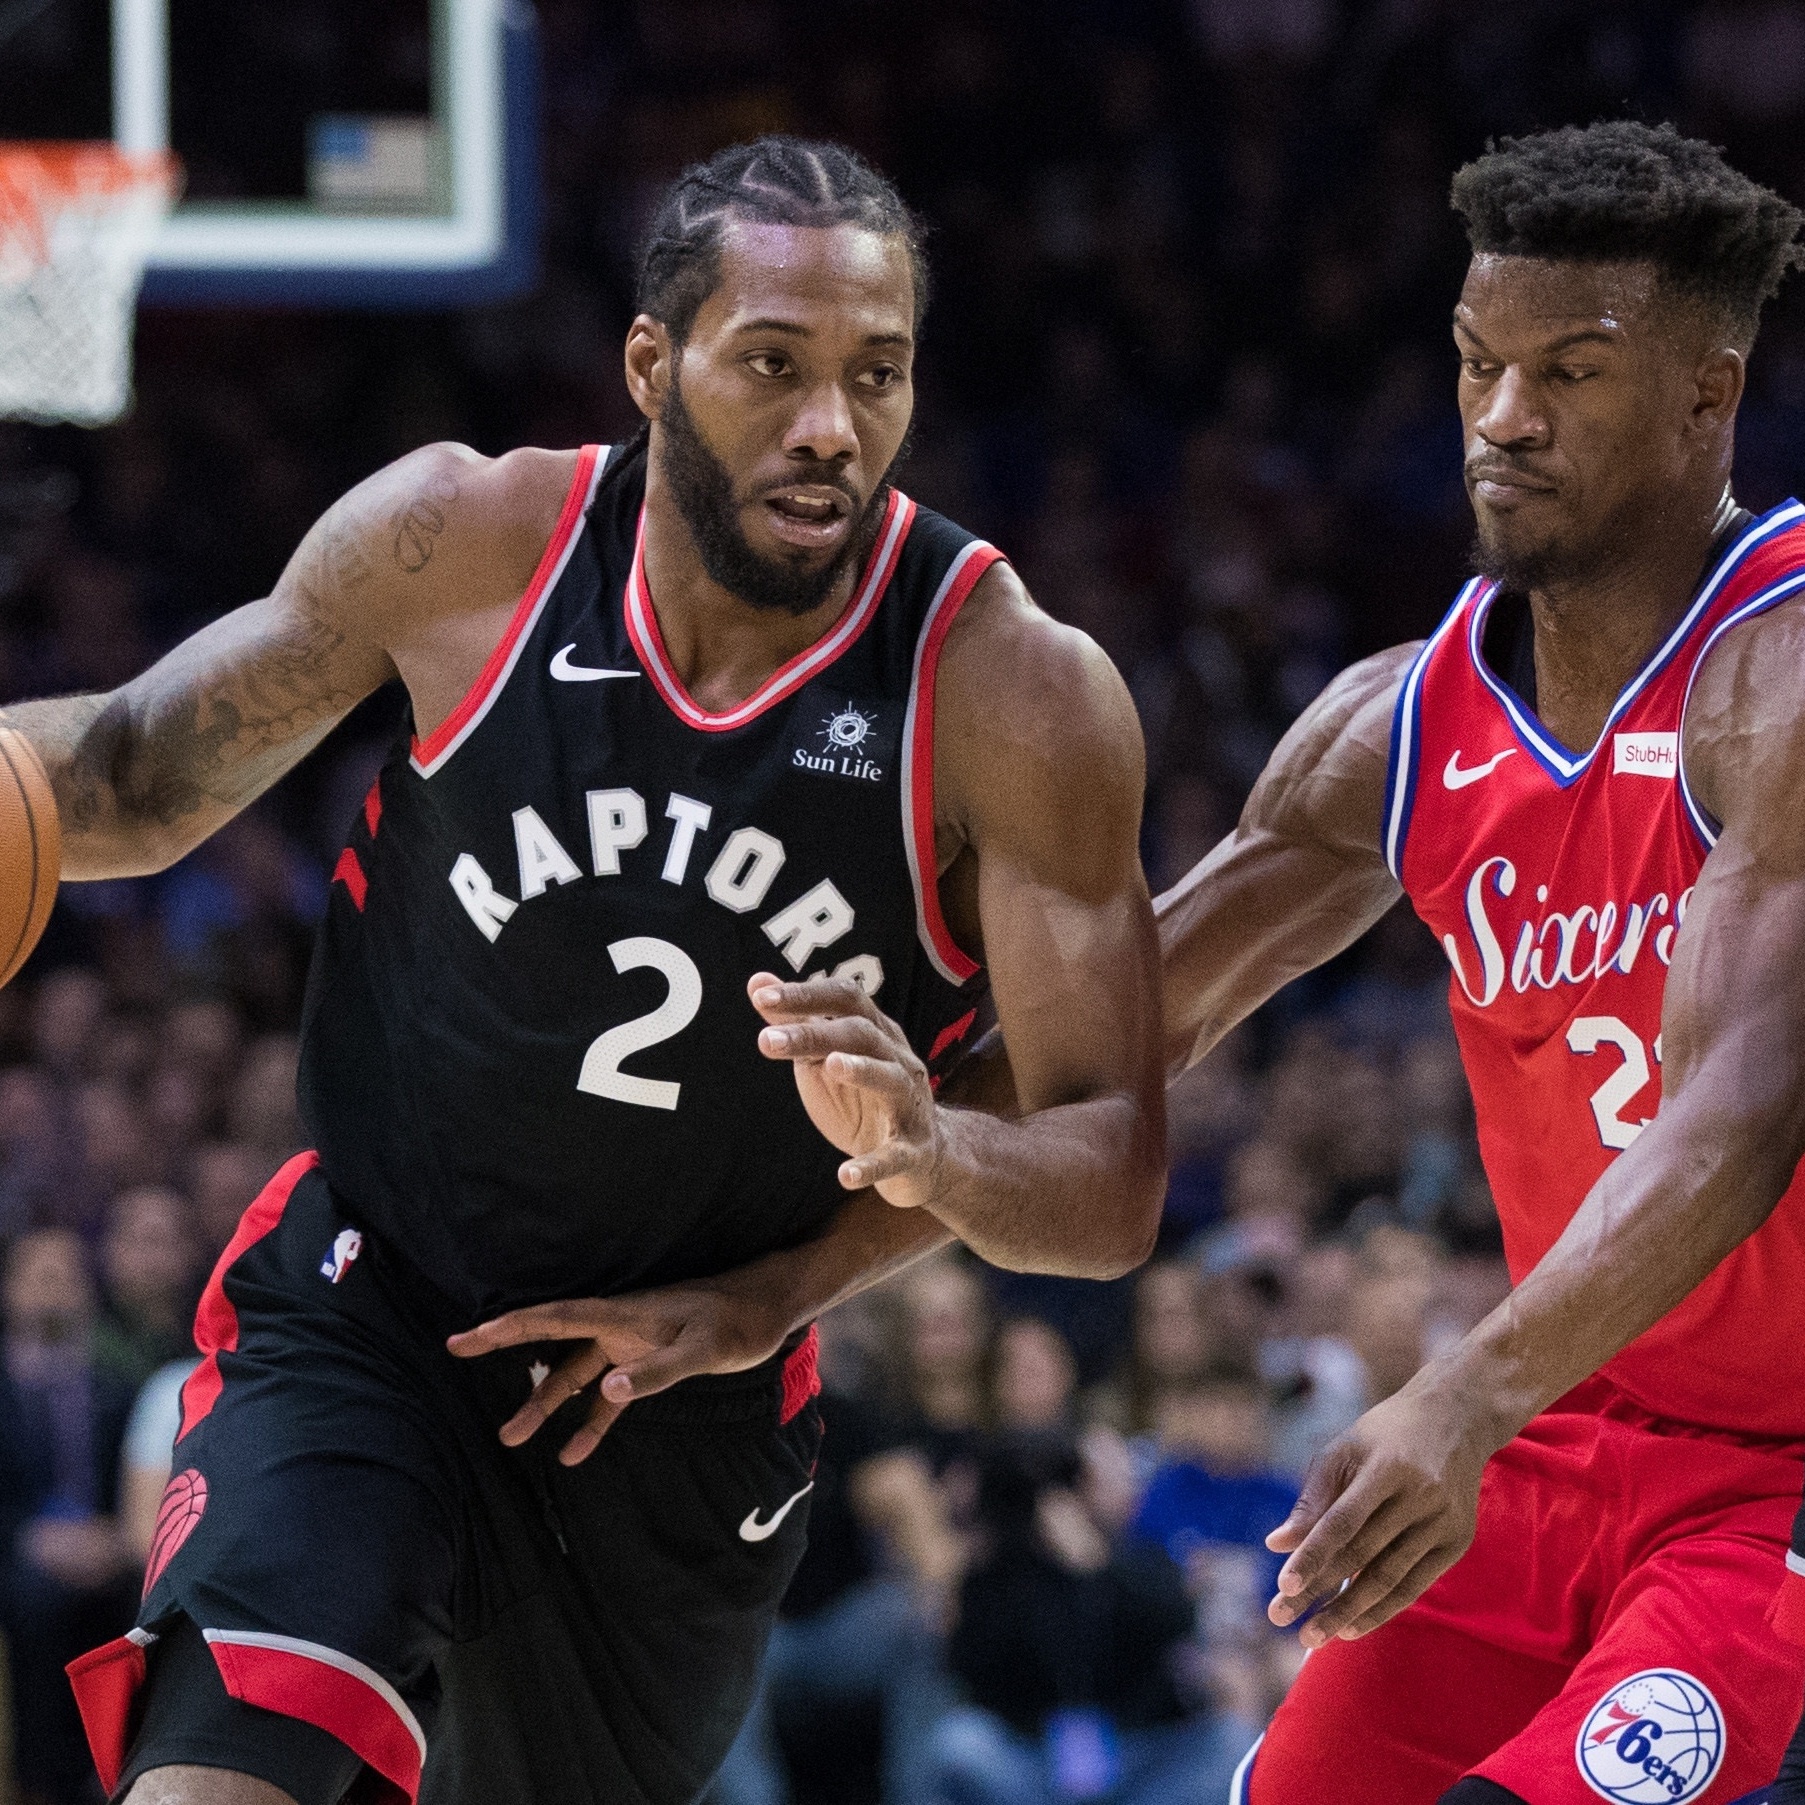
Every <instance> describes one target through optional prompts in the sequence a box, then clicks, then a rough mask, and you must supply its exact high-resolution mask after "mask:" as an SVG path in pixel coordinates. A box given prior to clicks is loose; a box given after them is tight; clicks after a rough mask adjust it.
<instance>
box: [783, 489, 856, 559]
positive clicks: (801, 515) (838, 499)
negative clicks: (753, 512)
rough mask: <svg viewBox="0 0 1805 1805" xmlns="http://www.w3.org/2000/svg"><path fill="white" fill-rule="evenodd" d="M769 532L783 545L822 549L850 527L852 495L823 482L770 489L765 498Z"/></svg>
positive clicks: (839, 537)
mask: <svg viewBox="0 0 1805 1805" xmlns="http://www.w3.org/2000/svg"><path fill="white" fill-rule="evenodd" d="M764 509H765V518H766V520H767V521H768V522H769V524H770V528H771V531H772V532H773V533H774V534H775V535H776V536H777V537H778V538H779V539H781V540H782V541H783V542H784V543H785V544H786V545H794V546H797V547H800V548H804V549H806V550H808V551H824V550H827V549H829V548H831V547H833V546H836V545H838V544H839V543H840V541H841V540H842V539H844V538H845V537H846V535H847V534H848V533H849V532H850V531H851V530H852V498H851V496H849V495H847V494H846V492H845V491H844V490H842V489H836V488H833V487H831V486H829V485H828V484H826V483H799V484H796V485H794V486H792V487H790V488H787V489H773V490H771V491H770V492H769V493H768V494H767V495H766V496H765V498H764Z"/></svg>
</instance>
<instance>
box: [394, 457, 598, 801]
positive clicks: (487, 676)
mask: <svg viewBox="0 0 1805 1805" xmlns="http://www.w3.org/2000/svg"><path fill="white" fill-rule="evenodd" d="M601 449H602V448H601V447H600V446H599V445H585V446H584V447H583V449H582V450H581V451H579V452H578V453H577V472H576V475H575V476H573V477H572V478H571V482H570V488H569V490H568V491H567V492H566V493H565V496H564V506H563V508H562V509H561V510H560V512H559V514H558V524H557V525H556V526H555V527H553V528H552V536H551V538H549V539H548V540H547V541H546V542H545V550H544V551H543V552H542V553H541V554H540V558H539V566H538V568H537V569H536V570H535V571H534V572H533V578H532V581H531V582H530V583H528V584H527V586H526V592H525V593H524V594H523V595H522V596H521V598H520V600H519V601H518V602H517V603H515V605H514V613H513V615H512V616H511V617H510V619H509V621H508V626H507V631H506V632H505V633H503V634H502V636H501V639H500V641H499V643H498V644H497V645H496V647H495V650H494V651H492V652H491V653H490V654H489V656H488V659H487V661H486V662H485V663H484V665H483V668H482V670H481V671H480V672H479V673H478V675H477V679H476V681H475V682H474V683H473V684H471V686H470V687H469V689H467V690H466V691H465V692H464V698H463V700H462V701H461V702H459V703H458V705H457V707H456V708H454V709H453V710H452V711H451V713H450V714H448V715H447V716H446V717H445V718H444V720H442V721H441V722H440V723H439V724H438V726H436V727H435V728H434V729H433V730H432V732H431V733H429V734H428V735H427V736H426V738H425V739H419V738H416V739H415V740H414V743H413V746H412V748H411V752H412V756H413V761H414V763H415V765H416V766H429V765H431V764H432V763H433V762H434V761H435V760H437V759H438V758H439V757H440V756H441V755H442V754H444V753H445V752H446V751H447V750H449V748H450V746H451V743H452V741H453V740H455V739H456V738H457V737H458V735H459V734H460V733H462V732H463V731H464V729H465V728H466V727H468V726H470V725H472V724H473V722H474V721H475V719H476V716H477V715H478V714H479V713H480V712H481V711H482V709H483V708H484V707H485V706H486V705H487V704H488V702H489V701H490V699H491V698H492V697H493V696H494V693H495V691H496V690H497V689H498V688H499V687H500V684H501V680H502V678H503V677H504V676H505V675H506V674H507V672H508V670H509V669H510V668H511V666H512V664H513V662H514V655H515V652H516V651H517V650H518V649H519V646H520V641H521V639H522V638H523V637H524V636H525V633H526V630H527V626H528V624H529V623H530V622H531V620H532V618H533V616H534V614H535V613H537V611H538V608H539V604H540V602H541V601H543V600H544V598H545V592H546V590H547V589H549V588H550V586H551V580H552V578H553V576H554V575H555V574H556V573H557V571H558V569H559V568H560V567H561V566H562V564H563V562H564V557H565V554H566V553H567V552H568V551H569V550H570V545H571V541H572V540H573V539H574V538H575V537H576V534H577V529H578V528H579V527H580V526H581V525H582V524H583V512H584V508H585V506H586V505H587V503H588V500H589V491H590V488H591V487H592V482H591V479H592V478H593V476H594V475H595V463H596V459H597V458H598V457H599V456H600V455H601ZM422 775H424V773H422ZM371 831H372V832H374V831H375V830H374V828H372V830H371Z"/></svg>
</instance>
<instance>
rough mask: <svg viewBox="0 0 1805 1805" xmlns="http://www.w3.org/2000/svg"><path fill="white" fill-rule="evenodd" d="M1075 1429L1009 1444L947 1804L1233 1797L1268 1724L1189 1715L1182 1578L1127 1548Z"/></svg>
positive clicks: (973, 1584)
mask: <svg viewBox="0 0 1805 1805" xmlns="http://www.w3.org/2000/svg"><path fill="white" fill-rule="evenodd" d="M1085 1494H1086V1488H1085V1485H1084V1475H1083V1465H1082V1461H1081V1457H1080V1455H1079V1453H1078V1450H1077V1448H1076V1447H1075V1446H1074V1445H1073V1443H1072V1442H1071V1441H1070V1440H1069V1439H1068V1438H1067V1437H1065V1436H1063V1435H1059V1434H1051V1435H1049V1434H1040V1435H1027V1436H1024V1435H1014V1436H1004V1437H1001V1438H999V1439H998V1440H997V1441H996V1442H995V1443H994V1444H993V1445H992V1446H991V1448H990V1450H989V1451H988V1453H987V1455H986V1457H985V1460H984V1463H983V1468H982V1477H981V1481H980V1487H979V1519H980V1523H981V1525H982V1530H983V1535H984V1541H985V1552H984V1554H983V1555H982V1557H981V1558H980V1559H979V1560H978V1562H977V1563H976V1565H974V1567H973V1568H972V1570H971V1572H970V1573H968V1574H967V1576H966V1578H965V1581H964V1583H963V1585H962V1586H961V1587H960V1591H959V1615H958V1622H957V1625H956V1626H955V1628H954V1630H953V1633H952V1637H951V1641H950V1644H949V1649H948V1659H949V1662H950V1665H951V1667H952V1669H953V1671H954V1673H955V1674H956V1675H957V1677H958V1678H959V1680H960V1681H961V1682H962V1683H963V1685H964V1688H965V1691H966V1694H967V1696H968V1698H969V1700H970V1703H969V1704H968V1705H965V1706H963V1707H961V1708H959V1709H957V1710H954V1711H950V1712H948V1713H947V1714H946V1716H945V1717H943V1718H942V1719H941V1721H940V1723H939V1725H938V1727H937V1728H936V1730H935V1733H934V1738H933V1759H934V1767H935V1772H936V1784H937V1788H938V1796H939V1798H940V1799H941V1800H942V1801H944V1802H945V1805H1042V1802H1043V1801H1044V1802H1046V1805H1052V1802H1053V1801H1055V1800H1059V1799H1074V1798H1077V1799H1097V1800H1104V1799H1107V1800H1110V1801H1113V1802H1118V1805H1192V1802H1194V1801H1199V1800H1214V1799H1219V1798H1221V1797H1223V1796H1224V1795H1225V1794H1226V1792H1227V1788H1228V1783H1229V1778H1230V1775H1231V1774H1232V1772H1233V1770H1234V1767H1235V1764H1236V1762H1237V1761H1238V1760H1239V1759H1240V1757H1241V1755H1242V1753H1243V1752H1244V1750H1245V1749H1246V1747H1247V1745H1248V1743H1249V1742H1250V1741H1251V1740H1252V1737H1253V1733H1254V1732H1253V1727H1252V1726H1251V1725H1247V1724H1243V1723H1240V1722H1238V1721H1235V1720H1232V1719H1227V1718H1223V1717H1220V1716H1217V1715H1215V1714H1212V1713H1209V1712H1204V1713H1202V1714H1199V1715H1197V1716H1194V1717H1187V1716H1186V1713H1185V1710H1184V1705H1183V1702H1182V1701H1181V1699H1180V1696H1179V1692H1178V1686H1177V1679H1176V1675H1177V1671H1178V1658H1177V1657H1178V1648H1179V1645H1180V1644H1182V1643H1183V1642H1184V1640H1185V1638H1186V1636H1187V1635H1188V1633H1189V1631H1190V1628H1191V1623H1192V1616H1193V1613H1192V1608H1191V1604H1190V1601H1189V1600H1188V1599H1187V1598H1186V1596H1185V1590H1184V1585H1183V1582H1182V1580H1181V1578H1180V1575H1179V1572H1178V1569H1177V1568H1176V1567H1175V1566H1174V1565H1173V1564H1172V1562H1171V1561H1170V1560H1168V1559H1167V1557H1166V1556H1165V1554H1164V1553H1163V1552H1162V1551H1161V1550H1159V1549H1158V1548H1155V1547H1148V1546H1145V1545H1141V1546H1134V1545H1130V1546H1127V1547H1117V1546H1115V1545H1114V1544H1113V1543H1112V1540H1111V1538H1110V1535H1109V1533H1108V1530H1107V1528H1106V1527H1105V1525H1104V1524H1103V1522H1101V1521H1100V1520H1099V1518H1098V1515H1097V1513H1096V1510H1095V1508H1094V1506H1093V1504H1092V1503H1091V1502H1090V1501H1089V1500H1088V1499H1087V1497H1086V1495H1085Z"/></svg>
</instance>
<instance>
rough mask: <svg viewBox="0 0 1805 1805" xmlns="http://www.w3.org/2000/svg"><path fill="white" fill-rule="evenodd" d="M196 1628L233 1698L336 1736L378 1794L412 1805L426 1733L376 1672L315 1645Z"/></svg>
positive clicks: (337, 1653)
mask: <svg viewBox="0 0 1805 1805" xmlns="http://www.w3.org/2000/svg"><path fill="white" fill-rule="evenodd" d="M203 1633H204V1634H205V1636H206V1638H207V1647H208V1649H209V1650H210V1651H211V1652H212V1655H213V1661H214V1665H215V1666H217V1667H218V1669H219V1677H220V1678H221V1679H222V1680H224V1681H225V1685H226V1691H227V1692H228V1693H229V1694H230V1695H231V1696H232V1697H233V1698H235V1699H237V1700H239V1701H240V1702H241V1703H243V1704H246V1705H255V1706H257V1707H258V1709H259V1710H263V1711H275V1712H279V1713H280V1714H281V1715H282V1716H283V1717H298V1718H299V1719H300V1720H301V1721H302V1722H303V1723H309V1724H312V1725H313V1726H314V1728H315V1729H318V1730H324V1731H325V1732H326V1734H327V1735H328V1736H336V1737H337V1738H338V1740H339V1741H340V1742H342V1743H343V1744H344V1745H345V1747H346V1748H348V1749H349V1750H350V1751H351V1753H352V1754H354V1755H358V1756H361V1757H362V1759H363V1761H364V1762H365V1764H366V1765H368V1766H369V1767H371V1768H373V1769H374V1770H375V1771H376V1772H377V1773H378V1774H380V1775H381V1776H382V1778H383V1779H384V1780H386V1781H387V1782H388V1785H387V1786H386V1787H383V1788H381V1789H380V1796H383V1797H384V1798H385V1799H387V1800H390V1801H395V1802H396V1805H399V1801H400V1800H406V1801H407V1802H408V1805H412V1802H413V1800H414V1799H415V1797H416V1796H417V1795H418V1793H419V1791H420V1770H421V1769H422V1768H423V1767H424V1766H425V1765H426V1738H425V1737H424V1736H423V1735H422V1734H421V1731H420V1726H419V1724H418V1722H416V1721H415V1719H414V1715H413V1713H412V1712H411V1711H409V1710H408V1708H407V1706H406V1704H405V1702H404V1701H403V1700H402V1698H401V1695H400V1694H399V1693H398V1692H396V1691H395V1689H394V1688H393V1687H392V1686H390V1685H389V1684H388V1682H387V1681H385V1680H384V1679H383V1678H382V1677H381V1675H380V1674H377V1673H375V1672H374V1671H372V1670H371V1669H370V1668H368V1667H365V1666H364V1664H363V1663H362V1662H361V1661H353V1660H352V1659H350V1657H349V1656H347V1655H342V1654H340V1653H339V1652H338V1651H337V1650H336V1649H332V1648H327V1647H325V1646H323V1645H322V1644H320V1643H317V1642H302V1641H300V1640H299V1639H298V1638H295V1637H290V1636H265V1635H261V1634H258V1633H255V1632H251V1631H241V1630H206V1631H204V1632H203Z"/></svg>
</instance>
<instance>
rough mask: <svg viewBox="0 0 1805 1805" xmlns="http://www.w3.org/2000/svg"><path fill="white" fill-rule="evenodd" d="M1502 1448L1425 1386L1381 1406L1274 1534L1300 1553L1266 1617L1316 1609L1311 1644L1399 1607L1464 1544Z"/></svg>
mask: <svg viewBox="0 0 1805 1805" xmlns="http://www.w3.org/2000/svg"><path fill="white" fill-rule="evenodd" d="M1420 1377H1421V1375H1419V1378H1420ZM1495 1448H1496V1443H1495V1442H1492V1441H1491V1440H1490V1439H1489V1438H1488V1437H1485V1436H1483V1435H1482V1434H1481V1433H1480V1432H1479V1430H1478V1429H1477V1427H1476V1426H1475V1425H1473V1424H1471V1423H1469V1422H1468V1421H1467V1420H1465V1415H1464V1413H1463V1412H1461V1411H1459V1410H1458V1409H1456V1408H1455V1407H1453V1406H1451V1405H1450V1404H1449V1402H1448V1400H1447V1398H1446V1397H1445V1396H1442V1395H1438V1394H1437V1393H1436V1392H1435V1391H1434V1390H1433V1389H1431V1388H1430V1387H1429V1386H1427V1385H1425V1386H1424V1387H1423V1388H1422V1389H1421V1390H1420V1391H1418V1390H1417V1389H1416V1382H1415V1381H1413V1382H1412V1384H1411V1385H1407V1386H1406V1387H1405V1388H1404V1389H1403V1390H1402V1391H1400V1392H1399V1393H1398V1394H1397V1395H1396V1396H1395V1397H1391V1398H1387V1399H1386V1400H1385V1402H1384V1403H1382V1404H1376V1405H1374V1407H1373V1408H1372V1409H1371V1410H1369V1411H1367V1413H1366V1414H1365V1415H1364V1416H1363V1417H1361V1418H1360V1420H1359V1421H1358V1422H1357V1423H1355V1424H1354V1425H1353V1427H1352V1428H1351V1429H1349V1430H1348V1431H1347V1433H1346V1434H1345V1435H1342V1436H1339V1437H1337V1439H1336V1440H1334V1441H1333V1442H1331V1443H1330V1444H1329V1446H1328V1447H1326V1448H1325V1449H1324V1450H1323V1451H1322V1452H1321V1453H1320V1454H1319V1455H1317V1457H1316V1459H1315V1460H1314V1461H1312V1462H1311V1464H1310V1473H1309V1477H1308V1478H1307V1479H1306V1480H1305V1481H1304V1490H1303V1495H1302V1496H1301V1497H1300V1498H1299V1499H1298V1501H1297V1504H1296V1505H1295V1506H1294V1507H1293V1509H1292V1512H1291V1515H1290V1516H1289V1517H1287V1518H1286V1519H1285V1521H1284V1522H1283V1523H1281V1524H1280V1525H1279V1527H1278V1528H1277V1529H1275V1530H1274V1531H1273V1532H1272V1534H1271V1535H1269V1536H1268V1537H1267V1538H1266V1546H1267V1547H1268V1548H1270V1549H1272V1550H1273V1551H1274V1552H1275V1553H1278V1554H1289V1555H1290V1557H1291V1558H1290V1559H1289V1560H1287V1561H1286V1562H1285V1564H1284V1566H1283V1567H1282V1568H1281V1569H1280V1570H1279V1586H1278V1596H1277V1597H1276V1598H1274V1599H1273V1601H1272V1603H1271V1604H1270V1605H1268V1606H1267V1611H1266V1614H1267V1616H1269V1617H1270V1618H1271V1619H1272V1621H1273V1622H1274V1623H1276V1624H1278V1625H1279V1626H1280V1628H1286V1627H1288V1626H1289V1625H1291V1624H1293V1623H1296V1622H1297V1621H1298V1620H1299V1619H1300V1618H1302V1617H1304V1616H1306V1615H1308V1614H1309V1613H1310V1612H1311V1611H1313V1610H1314V1611H1315V1613H1316V1614H1315V1615H1314V1616H1313V1617H1311V1618H1310V1621H1309V1622H1308V1623H1306V1624H1305V1625H1304V1627H1303V1629H1302V1631H1301V1632H1300V1640H1301V1641H1302V1642H1303V1643H1304V1645H1305V1646H1306V1647H1307V1648H1320V1647H1322V1646H1323V1644H1324V1643H1326V1642H1328V1641H1329V1640H1330V1639H1331V1638H1332V1637H1336V1636H1340V1637H1342V1638H1343V1639H1344V1640H1347V1641H1352V1640H1353V1639H1354V1638H1356V1637H1358V1636H1364V1635H1365V1634H1366V1633H1367V1632H1368V1631H1369V1630H1375V1629H1377V1628H1378V1627H1379V1625H1380V1624H1382V1623H1384V1622H1385V1621H1386V1620H1387V1619H1388V1618H1390V1617H1393V1616H1395V1615H1396V1614H1397V1613H1398V1612H1399V1611H1401V1610H1403V1608H1404V1607H1405V1606H1406V1605H1407V1604H1410V1603H1412V1602H1413V1601H1414V1600H1416V1599H1417V1598H1419V1597H1420V1596H1421V1595H1422V1594H1423V1593H1424V1592H1425V1591H1426V1590H1427V1589H1428V1588H1429V1586H1430V1585H1431V1584H1432V1583H1433V1582H1434V1581H1435V1580H1437V1579H1438V1578H1440V1576H1441V1575H1442V1574H1443V1573H1445V1572H1446V1571H1447V1570H1448V1568H1450V1567H1451V1566H1453V1564H1454V1563H1455V1562H1456V1561H1457V1560H1459V1559H1460V1557H1461V1556H1462V1555H1463V1554H1465V1553H1466V1551H1467V1548H1468V1546H1469V1545H1470V1544H1471V1542H1472V1540H1473V1531H1474V1527H1475V1524H1476V1522H1477V1518H1478V1512H1479V1479H1480V1475H1481V1474H1482V1473H1483V1472H1484V1470H1485V1463H1486V1461H1487V1460H1488V1459H1489V1458H1490V1456H1491V1455H1492V1453H1493V1452H1494V1451H1495ZM1318 1607H1320V1608H1318Z"/></svg>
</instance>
